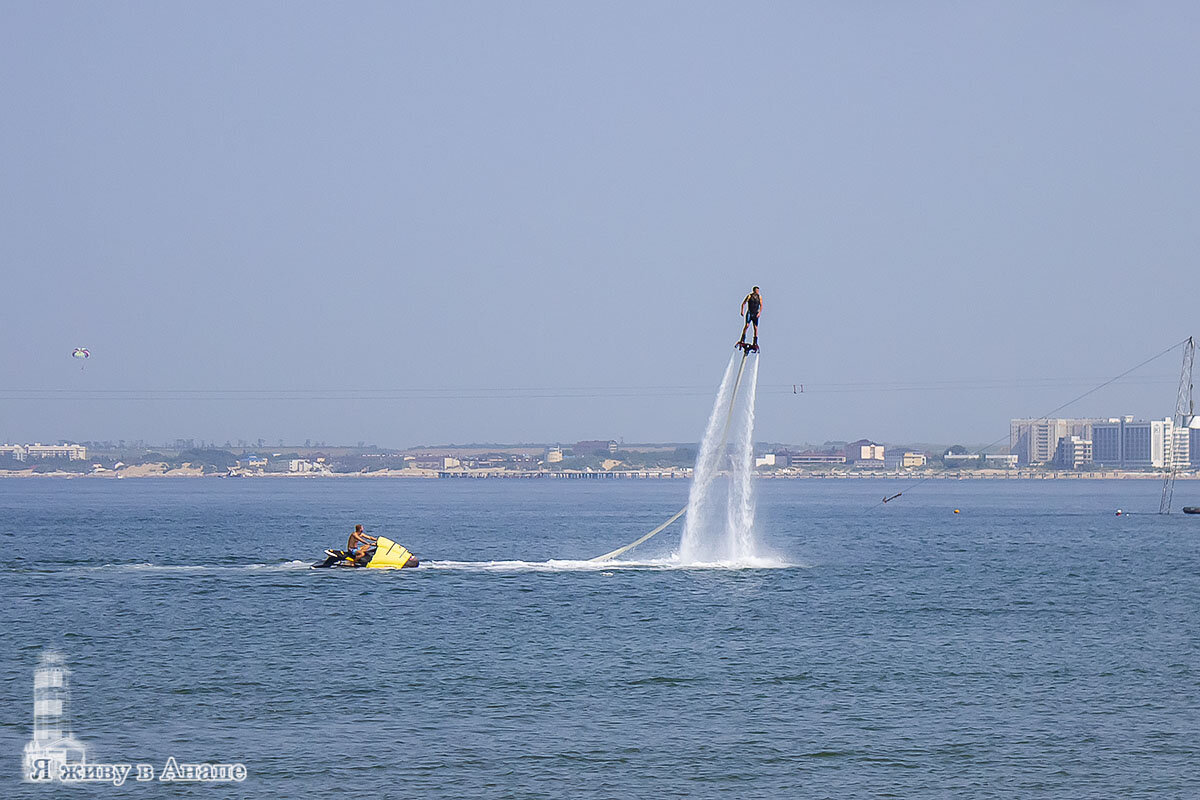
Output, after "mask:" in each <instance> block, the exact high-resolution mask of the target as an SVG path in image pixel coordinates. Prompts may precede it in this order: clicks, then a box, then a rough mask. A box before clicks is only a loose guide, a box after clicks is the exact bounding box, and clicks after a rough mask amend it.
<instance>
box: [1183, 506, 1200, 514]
mask: <svg viewBox="0 0 1200 800" xmlns="http://www.w3.org/2000/svg"><path fill="white" fill-rule="evenodd" d="M1183 513H1185V514H1200V506H1184V507H1183Z"/></svg>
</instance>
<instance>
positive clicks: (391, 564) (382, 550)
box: [367, 536, 413, 569]
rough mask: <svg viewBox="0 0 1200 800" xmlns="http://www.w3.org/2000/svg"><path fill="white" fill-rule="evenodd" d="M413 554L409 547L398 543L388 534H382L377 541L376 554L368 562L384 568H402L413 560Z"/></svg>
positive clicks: (369, 564)
mask: <svg viewBox="0 0 1200 800" xmlns="http://www.w3.org/2000/svg"><path fill="white" fill-rule="evenodd" d="M412 557H413V554H412V553H410V552H408V548H407V547H404V546H403V545H399V544H396V543H395V542H393V541H392V540H391V539H389V538H387V537H386V536H380V537H379V539H378V540H376V542H375V555H373V556H372V557H371V560H370V561H368V562H367V566H368V567H378V568H382V569H400V568H401V567H403V566H405V565H406V564H408V562H409V561H411V560H412Z"/></svg>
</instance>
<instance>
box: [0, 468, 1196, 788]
mask: <svg viewBox="0 0 1200 800" xmlns="http://www.w3.org/2000/svg"><path fill="white" fill-rule="evenodd" d="M895 487H896V484H893V483H886V482H866V481H855V482H849V481H843V482H834V481H811V480H810V481H764V482H761V483H760V484H759V515H758V530H759V534H760V538H761V539H762V540H763V541H764V543H765V544H766V546H767V547H769V548H770V549H771V550H772V551H773V553H774V555H775V556H777V558H778V560H779V562H780V563H782V564H785V565H786V566H780V567H778V568H773V569H688V568H683V569H676V568H669V567H668V566H666V565H664V564H662V563H649V564H647V563H640V564H637V565H615V566H610V567H606V568H603V569H581V568H579V565H577V564H572V563H560V562H570V561H571V560H575V559H583V558H587V557H590V556H592V555H595V554H598V553H601V552H604V551H607V550H609V549H612V548H614V547H616V546H618V545H620V544H624V543H626V542H628V541H631V540H632V539H634V538H636V537H637V536H638V535H640V534H641V533H643V532H645V531H646V530H649V529H650V528H652V527H653V526H654V525H656V524H658V523H659V522H661V521H662V520H663V519H665V518H666V517H668V516H669V515H670V514H671V513H673V512H674V511H675V510H676V509H678V508H679V507H680V506H682V505H683V504H684V503H685V501H686V494H687V485H686V484H685V483H684V482H682V481H680V482H670V481H661V482H655V481H644V482H634V481H613V482H604V483H596V482H587V483H582V482H560V481H554V482H538V481H471V482H459V481H403V480H350V479H331V480H319V479H314V480H266V479H263V480H242V481H236V480H225V481H220V480H185V479H176V480H171V479H161V480H156V479H144V480H126V481H104V480H53V479H46V480H5V481H0V537H2V541H3V545H4V551H5V553H6V557H5V559H4V565H3V566H2V567H0V596H2V597H3V605H4V612H5V613H4V629H3V636H2V637H0V708H3V715H2V724H0V796H4V797H57V796H62V795H63V792H64V791H69V792H71V793H72V794H71V796H75V795H74V793H76V792H77V793H79V794H80V795H84V794H86V795H88V796H105V797H108V796H113V797H116V796H127V795H136V796H138V797H152V796H172V797H176V796H186V797H287V798H310V797H311V798H317V797H321V798H324V797H331V796H339V797H363V798H368V797H371V798H374V797H397V798H399V797H422V798H442V797H445V798H476V797H488V798H491V797H513V798H543V797H544V798H558V797H595V798H614V797H622V798H623V797H656V798H664V797H688V798H709V797H714V798H715V797H812V798H821V797H837V798H843V797H903V798H939V797H964V798H1085V797H1097V798H1101V797H1104V798H1109V797H1121V798H1136V797H1155V798H1163V797H1167V798H1174V797H1179V798H1191V797H1200V743H1198V741H1197V734H1198V732H1200V664H1198V663H1197V652H1198V644H1200V577H1198V576H1200V556H1198V552H1200V518H1196V517H1184V516H1182V515H1179V514H1175V515H1172V516H1170V517H1160V516H1157V515H1156V514H1154V513H1152V512H1153V511H1155V510H1157V500H1158V485H1157V484H1155V483H1154V482H1151V481H1124V482H1115V481H1109V482H1081V481H1070V482H1068V481H1054V482H1048V481H1047V482H1015V481H1013V482H985V481H961V482H931V483H927V484H924V485H922V486H920V487H918V488H917V489H914V490H913V491H911V492H909V493H907V494H905V496H904V497H903V498H901V499H900V500H898V501H896V502H894V503H889V504H888V505H886V506H881V505H879V504H878V500H879V498H881V497H883V496H884V495H885V494H889V493H892V492H893V491H895ZM1189 493H1190V494H1191V495H1200V485H1197V484H1186V485H1185V484H1181V488H1180V489H1179V490H1177V498H1183V499H1184V501H1185V502H1189V503H1190V502H1191V501H1193V500H1200V497H1190V496H1187V495H1189ZM1185 496H1187V497H1185ZM1197 504H1200V503H1197ZM1118 507H1121V508H1124V509H1126V510H1127V511H1133V512H1143V513H1132V514H1127V515H1125V516H1121V517H1117V516H1115V515H1114V514H1113V511H1114V509H1116V508H1118ZM955 508H959V509H961V513H960V514H954V513H953V510H954V509H955ZM356 522H361V523H363V524H364V525H365V526H366V528H367V529H368V531H370V532H373V533H376V534H379V533H382V534H385V535H388V536H390V537H392V538H395V539H397V540H399V541H400V542H402V543H403V544H405V545H407V546H409V547H410V548H411V549H412V550H414V551H415V552H416V553H417V554H418V555H419V556H420V557H421V558H422V561H423V566H422V567H421V568H420V569H418V570H412V571H410V570H405V571H403V572H386V571H374V570H371V571H366V570H361V571H350V570H345V571H333V570H324V571H320V570H308V569H306V568H305V567H306V563H305V562H307V561H310V560H315V559H317V558H318V557H319V556H320V553H321V550H322V549H323V548H325V547H330V546H335V547H340V546H342V544H343V543H344V540H345V538H346V534H347V533H348V532H349V530H350V528H351V527H352V525H353V524H354V523H356ZM678 537H679V533H678V529H677V528H676V529H673V530H670V531H668V532H666V533H664V534H662V535H661V536H660V537H659V538H658V539H656V540H654V541H652V542H651V543H649V544H648V545H647V550H648V551H647V552H646V553H642V554H638V553H631V554H630V555H631V556H635V555H636V556H637V557H638V558H639V559H641V560H642V561H645V560H647V559H654V558H661V557H664V556H667V555H669V553H670V551H671V549H672V548H673V547H674V546H676V545H677V544H678ZM493 562H508V563H493ZM514 562H515V563H514ZM522 562H523V563H522ZM539 562H543V563H539ZM544 562H548V563H544ZM44 648H54V649H57V650H59V651H60V652H61V653H63V655H64V656H65V657H66V658H67V660H68V662H69V664H70V666H71V668H72V670H73V674H72V678H71V685H72V703H73V704H72V717H73V720H74V726H75V731H76V735H77V736H78V738H80V739H82V740H83V741H85V742H86V743H87V744H88V745H89V748H90V750H89V757H90V759H91V760H92V761H109V762H114V761H115V762H121V761H124V762H149V763H153V764H156V765H161V764H162V763H163V762H164V761H165V760H166V758H167V757H168V756H175V757H176V758H178V759H179V760H188V761H221V762H231V761H237V762H242V763H245V764H246V766H247V768H248V771H249V777H248V778H247V780H246V782H245V783H243V784H240V785H235V786H203V785H199V786H195V785H193V786H182V785H166V784H154V785H142V784H133V783H131V784H127V785H126V786H123V787H121V788H113V787H102V786H96V787H91V788H77V789H73V790H64V789H62V788H60V787H53V786H39V785H33V784H27V783H22V782H21V780H20V769H21V765H20V756H21V748H22V747H23V745H24V743H25V741H26V740H27V739H28V737H29V735H30V725H31V711H32V700H31V696H32V691H31V686H32V678H31V675H32V670H33V668H34V667H35V665H36V663H37V660H38V658H39V656H40V654H41V652H42V650H43V649H44Z"/></svg>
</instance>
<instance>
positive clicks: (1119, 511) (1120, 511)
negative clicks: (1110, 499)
mask: <svg viewBox="0 0 1200 800" xmlns="http://www.w3.org/2000/svg"><path fill="white" fill-rule="evenodd" d="M1124 514H1125V512H1124V511H1122V510H1121V509H1119V508H1118V509H1117V516H1118V517H1120V516H1123V515H1124Z"/></svg>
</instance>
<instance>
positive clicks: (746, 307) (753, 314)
mask: <svg viewBox="0 0 1200 800" xmlns="http://www.w3.org/2000/svg"><path fill="white" fill-rule="evenodd" d="M762 305H763V301H762V295H761V294H759V293H758V287H757V286H755V287H754V288H753V289H751V290H750V294H748V295H746V297H745V299H743V300H742V310H741V312H740V313H742V314H744V315H745V317H746V324H745V325H743V326H742V338H741V339H739V340H738V346H739V347H741V346H742V345H744V344H745V343H746V329H747V328H749V327H750V326H751V325H752V324H753V325H754V344H753V345H751V346H752V347H754V348H755V349H757V348H758V312H759V311H761V310H762Z"/></svg>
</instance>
